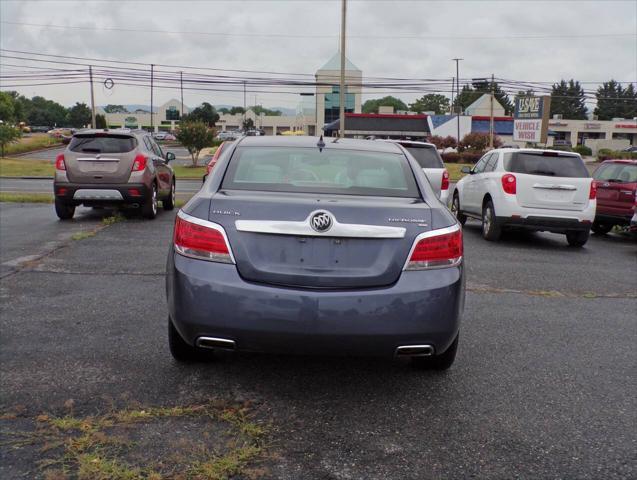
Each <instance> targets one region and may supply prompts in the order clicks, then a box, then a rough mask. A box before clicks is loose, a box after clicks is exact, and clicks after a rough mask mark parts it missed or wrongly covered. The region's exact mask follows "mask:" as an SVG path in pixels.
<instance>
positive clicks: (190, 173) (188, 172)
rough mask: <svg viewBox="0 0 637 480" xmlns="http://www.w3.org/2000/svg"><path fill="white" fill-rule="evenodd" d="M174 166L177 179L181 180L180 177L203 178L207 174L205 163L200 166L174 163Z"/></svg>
mask: <svg viewBox="0 0 637 480" xmlns="http://www.w3.org/2000/svg"><path fill="white" fill-rule="evenodd" d="M172 167H173V170H174V171H175V176H176V177H177V181H179V179H180V178H183V179H196V180H201V179H202V178H203V176H204V175H205V174H206V167H205V165H204V166H198V167H193V166H190V165H173V166H172Z"/></svg>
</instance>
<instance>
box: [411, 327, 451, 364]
mask: <svg viewBox="0 0 637 480" xmlns="http://www.w3.org/2000/svg"><path fill="white" fill-rule="evenodd" d="M459 338H460V334H459V333H458V335H456V338H455V340H454V341H453V343H452V344H451V345H449V348H447V350H445V351H444V352H443V353H441V354H440V355H434V356H433V357H413V358H412V359H411V364H412V366H413V367H414V368H417V369H420V370H447V369H449V368H450V367H451V365H453V362H454V361H455V360H456V352H457V351H458V339H459Z"/></svg>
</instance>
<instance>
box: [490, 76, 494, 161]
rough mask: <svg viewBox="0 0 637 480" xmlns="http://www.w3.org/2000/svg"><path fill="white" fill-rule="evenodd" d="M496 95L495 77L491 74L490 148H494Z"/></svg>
mask: <svg viewBox="0 0 637 480" xmlns="http://www.w3.org/2000/svg"><path fill="white" fill-rule="evenodd" d="M494 96H495V78H494V75H493V74H491V102H490V114H489V148H493V130H494V128H493V127H494V125H493V97H494Z"/></svg>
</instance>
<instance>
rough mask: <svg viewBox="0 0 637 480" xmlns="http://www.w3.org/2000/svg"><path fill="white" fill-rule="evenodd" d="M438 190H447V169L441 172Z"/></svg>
mask: <svg viewBox="0 0 637 480" xmlns="http://www.w3.org/2000/svg"><path fill="white" fill-rule="evenodd" d="M440 190H449V172H448V171H447V169H445V170H443V171H442V184H441V185H440Z"/></svg>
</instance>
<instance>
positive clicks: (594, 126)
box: [584, 123, 602, 130]
mask: <svg viewBox="0 0 637 480" xmlns="http://www.w3.org/2000/svg"><path fill="white" fill-rule="evenodd" d="M584 128H585V129H586V130H599V129H600V128H602V124H601V123H585V124H584Z"/></svg>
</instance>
